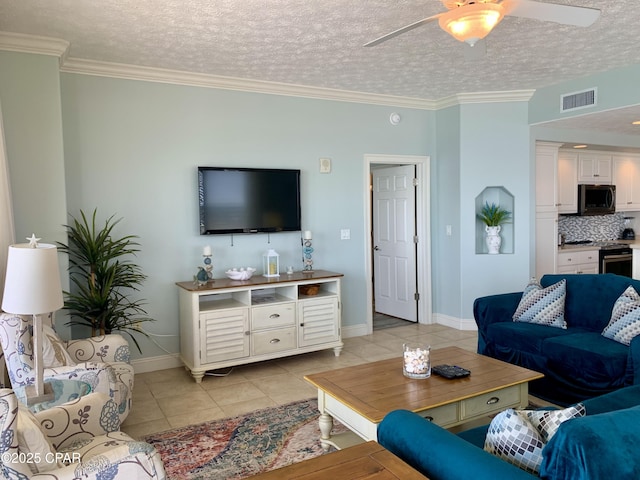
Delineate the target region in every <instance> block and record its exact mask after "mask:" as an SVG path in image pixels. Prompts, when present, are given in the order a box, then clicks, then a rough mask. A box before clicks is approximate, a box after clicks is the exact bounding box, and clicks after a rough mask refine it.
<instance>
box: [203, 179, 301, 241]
mask: <svg viewBox="0 0 640 480" xmlns="http://www.w3.org/2000/svg"><path fill="white" fill-rule="evenodd" d="M198 195H199V201H200V234H201V235H211V234H220V233H258V232H295V231H299V230H300V170H279V169H262V168H223V167H198Z"/></svg>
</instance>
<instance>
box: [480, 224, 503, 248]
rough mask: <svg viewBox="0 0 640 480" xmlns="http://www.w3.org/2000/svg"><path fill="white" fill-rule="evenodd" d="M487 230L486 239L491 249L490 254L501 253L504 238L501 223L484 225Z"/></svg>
mask: <svg viewBox="0 0 640 480" xmlns="http://www.w3.org/2000/svg"><path fill="white" fill-rule="evenodd" d="M484 229H485V231H486V232H487V236H486V238H485V241H486V242H487V248H488V249H489V254H490V255H496V254H498V253H500V245H501V244H502V238H501V237H500V230H501V227H500V225H498V226H495V227H489V226H486V227H484Z"/></svg>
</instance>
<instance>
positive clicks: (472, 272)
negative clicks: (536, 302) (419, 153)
mask: <svg viewBox="0 0 640 480" xmlns="http://www.w3.org/2000/svg"><path fill="white" fill-rule="evenodd" d="M527 116H528V103H527V102H506V103H495V104H491V105H487V104H466V105H462V106H461V122H460V125H461V126H460V129H461V139H462V141H461V150H460V159H461V172H462V174H461V176H460V177H461V178H460V185H461V187H460V193H461V195H460V198H461V200H460V219H461V225H462V226H461V229H460V234H461V265H462V268H461V292H462V294H461V295H460V312H461V314H460V316H461V317H462V318H467V319H468V318H472V306H473V301H474V300H475V299H476V298H478V297H480V296H483V295H489V294H493V293H498V292H509V291H517V290H518V289H520V288H522V287H523V286H524V285H526V282H527V280H528V279H529V276H530V271H529V251H530V248H531V236H532V230H531V225H532V217H531V211H530V208H529V207H530V189H531V185H530V162H531V157H530V154H529V142H530V141H529V126H528V125H527ZM496 186H502V187H504V188H505V189H506V190H508V191H509V192H510V193H511V194H512V195H513V196H514V207H513V225H512V227H513V231H514V248H513V253H511V254H504V255H487V254H478V253H476V233H477V232H476V213H477V212H476V197H477V196H478V195H479V194H480V193H482V191H483V190H484V189H485V187H496Z"/></svg>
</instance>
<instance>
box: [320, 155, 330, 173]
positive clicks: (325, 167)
mask: <svg viewBox="0 0 640 480" xmlns="http://www.w3.org/2000/svg"><path fill="white" fill-rule="evenodd" d="M330 172H331V159H330V158H321V159H320V173H330Z"/></svg>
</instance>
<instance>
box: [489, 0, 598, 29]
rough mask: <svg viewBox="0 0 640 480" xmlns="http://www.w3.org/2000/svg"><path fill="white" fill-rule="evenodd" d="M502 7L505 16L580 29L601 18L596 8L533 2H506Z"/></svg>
mask: <svg viewBox="0 0 640 480" xmlns="http://www.w3.org/2000/svg"><path fill="white" fill-rule="evenodd" d="M501 5H502V6H503V7H504V9H505V15H509V16H512V17H521V18H532V19H534V20H542V21H545V22H555V23H561V24H564V25H575V26H578V27H588V26H590V25H592V24H593V22H595V21H596V20H597V19H598V18H599V17H600V10H598V9H595V8H587V7H574V6H571V5H558V4H556V3H541V2H535V1H533V0H504V1H503V2H502V4H501Z"/></svg>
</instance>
